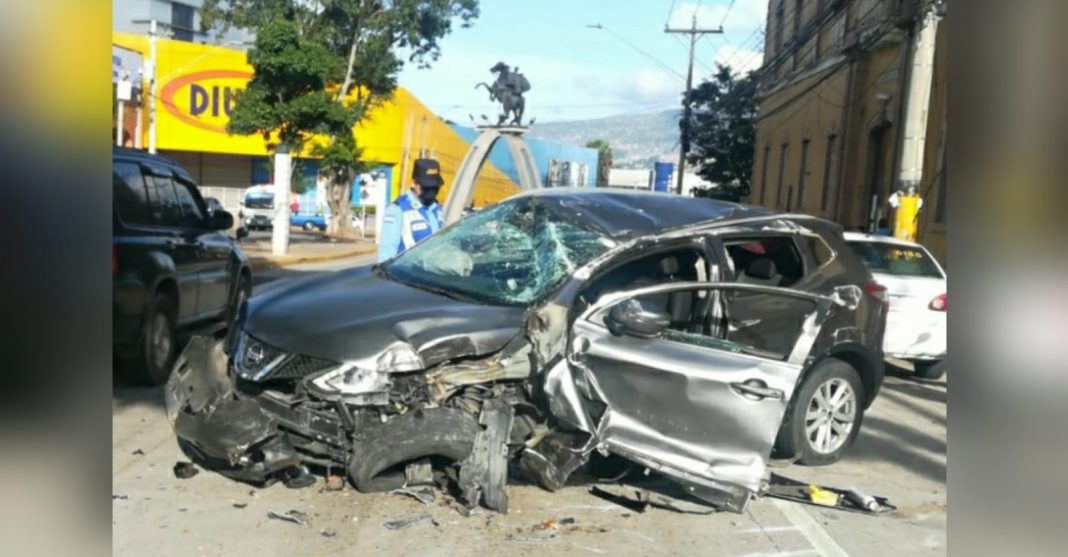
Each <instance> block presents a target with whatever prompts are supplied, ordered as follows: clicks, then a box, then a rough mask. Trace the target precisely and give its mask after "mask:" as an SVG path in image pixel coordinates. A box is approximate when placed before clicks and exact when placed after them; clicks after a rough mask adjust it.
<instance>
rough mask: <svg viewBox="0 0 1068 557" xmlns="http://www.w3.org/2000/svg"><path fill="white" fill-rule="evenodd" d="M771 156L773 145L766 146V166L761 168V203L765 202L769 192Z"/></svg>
mask: <svg viewBox="0 0 1068 557" xmlns="http://www.w3.org/2000/svg"><path fill="white" fill-rule="evenodd" d="M770 158H771V147H764V166H762V167H761V169H760V205H763V204H764V197H765V194H767V192H768V159H770Z"/></svg>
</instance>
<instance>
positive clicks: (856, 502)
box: [764, 474, 897, 514]
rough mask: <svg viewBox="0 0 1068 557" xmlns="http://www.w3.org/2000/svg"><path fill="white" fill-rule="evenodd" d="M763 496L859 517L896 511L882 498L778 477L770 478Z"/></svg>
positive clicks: (773, 475)
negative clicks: (859, 514)
mask: <svg viewBox="0 0 1068 557" xmlns="http://www.w3.org/2000/svg"><path fill="white" fill-rule="evenodd" d="M764 495H766V496H767V497H774V498H776V499H782V500H784V501H793V502H796V503H804V504H806V505H816V506H820V507H825V508H832V509H837V510H842V511H849V512H855V513H863V514H886V513H890V512H893V511H896V510H897V507H895V506H894V505H891V504H890V501H888V500H887V499H886V498H885V497H875V496H871V495H867V494H864V493H862V492H860V491H858V490H857V489H855V488H853V489H838V488H834V487H826V486H817V485H814V484H810V483H807V482H799V481H797V480H793V479H790V478H787V477H784V476H780V475H778V474H772V475H771V479H770V482H769V484H768V488H767V490H766V491H765V493H764Z"/></svg>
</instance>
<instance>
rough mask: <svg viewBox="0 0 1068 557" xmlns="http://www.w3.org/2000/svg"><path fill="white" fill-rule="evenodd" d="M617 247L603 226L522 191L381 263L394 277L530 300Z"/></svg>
mask: <svg viewBox="0 0 1068 557" xmlns="http://www.w3.org/2000/svg"><path fill="white" fill-rule="evenodd" d="M614 246H615V242H613V241H612V240H611V239H610V238H608V237H607V236H605V235H604V234H603V233H601V232H598V231H595V230H593V229H590V228H585V227H582V226H579V225H578V224H576V223H575V222H574V219H573V218H568V217H565V216H564V215H562V214H560V213H559V212H557V211H555V210H553V209H551V208H550V207H547V206H545V205H544V204H542V203H539V202H538V201H537V200H536V199H533V198H520V199H516V200H513V201H509V202H505V203H501V204H500V205H497V206H495V207H492V208H489V209H486V210H484V211H480V212H478V213H476V214H474V215H471V216H470V217H468V218H466V219H464V220H463V221H461V222H460V223H458V224H457V225H456V226H452V227H450V228H448V229H446V230H443V231H442V232H440V233H438V234H435V235H433V236H431V237H430V238H428V239H426V240H425V241H423V242H420V243H419V244H417V245H416V246H415V247H413V248H412V249H410V250H408V251H406V252H404V253H403V254H401V255H400V256H399V257H398V258H397V259H395V260H394V261H392V262H391V263H389V264H388V265H387V266H386V267H385V271H386V273H388V274H389V275H390V276H391V277H393V278H394V279H396V280H399V281H400V282H404V283H407V284H411V285H413V286H416V287H423V288H427V289H431V290H440V291H444V292H445V293H447V294H448V293H452V294H455V295H459V296H462V297H467V298H473V299H476V300H479V301H484V302H488V303H493V304H506V305H517V304H524V305H525V304H529V303H531V302H533V301H535V300H537V299H539V298H541V297H542V296H543V295H545V294H547V293H548V292H549V291H550V290H551V289H552V288H553V287H554V286H556V285H557V284H558V283H559V282H560V281H561V280H562V279H563V278H564V277H565V276H567V275H569V274H570V273H571V272H573V271H574V270H575V269H577V268H579V267H581V266H582V265H584V264H586V263H587V262H589V261H590V260H592V259H593V258H595V257H597V256H598V255H601V254H603V253H605V252H606V251H607V250H608V249H610V248H612V247H614Z"/></svg>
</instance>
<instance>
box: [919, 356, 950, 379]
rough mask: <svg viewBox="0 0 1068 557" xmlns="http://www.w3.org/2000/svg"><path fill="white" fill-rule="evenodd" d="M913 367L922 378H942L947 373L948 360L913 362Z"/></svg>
mask: <svg viewBox="0 0 1068 557" xmlns="http://www.w3.org/2000/svg"><path fill="white" fill-rule="evenodd" d="M912 369H913V370H914V374H915V375H916V377H918V378H920V379H929V380H935V379H941V378H942V376H943V375H945V374H946V361H945V360H935V361H933V362H932V361H926V362H912Z"/></svg>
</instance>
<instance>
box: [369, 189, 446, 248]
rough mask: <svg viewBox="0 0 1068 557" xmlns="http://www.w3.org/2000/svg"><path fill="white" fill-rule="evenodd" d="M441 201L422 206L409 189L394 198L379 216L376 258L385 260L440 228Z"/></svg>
mask: <svg viewBox="0 0 1068 557" xmlns="http://www.w3.org/2000/svg"><path fill="white" fill-rule="evenodd" d="M441 225H442V217H441V205H439V204H437V203H434V204H433V205H431V206H429V207H424V206H423V204H422V203H420V202H419V197H418V196H417V195H415V194H414V193H412V192H411V191H409V192H407V193H405V194H404V195H402V196H400V197H399V198H397V201H396V202H395V203H392V204H390V206H389V207H388V208H386V212H385V214H384V215H383V217H382V239H381V240H380V241H379V242H378V261H380V262H381V261H385V260H387V259H389V258H391V257H393V256H395V255H397V254H399V253H401V252H403V251H404V250H407V249H411V247H412V246H414V245H415V244H417V243H419V242H421V241H422V240H423V239H425V238H426V237H428V236H430V235H431V234H433V233H435V232H437V231H438V230H441Z"/></svg>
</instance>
